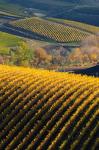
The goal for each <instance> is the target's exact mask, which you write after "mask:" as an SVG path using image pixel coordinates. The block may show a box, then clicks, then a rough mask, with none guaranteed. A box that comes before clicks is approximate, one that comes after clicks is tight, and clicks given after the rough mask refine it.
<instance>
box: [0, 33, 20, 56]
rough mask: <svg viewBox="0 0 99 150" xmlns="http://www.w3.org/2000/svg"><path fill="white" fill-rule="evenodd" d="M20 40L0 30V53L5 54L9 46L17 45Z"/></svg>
mask: <svg viewBox="0 0 99 150" xmlns="http://www.w3.org/2000/svg"><path fill="white" fill-rule="evenodd" d="M21 41H22V39H21V38H19V37H17V36H14V35H11V34H8V33H4V32H0V54H7V53H8V52H9V48H10V47H15V46H18V45H19V43H20V42H21Z"/></svg>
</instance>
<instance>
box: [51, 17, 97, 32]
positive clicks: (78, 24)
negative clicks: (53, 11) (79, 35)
mask: <svg viewBox="0 0 99 150" xmlns="http://www.w3.org/2000/svg"><path fill="white" fill-rule="evenodd" d="M48 20H50V21H53V22H57V23H63V24H64V25H69V26H71V27H75V28H79V29H81V30H84V31H86V32H90V33H93V34H97V33H99V27H97V26H93V25H89V24H86V23H82V22H77V21H72V20H65V19H57V18H48Z"/></svg>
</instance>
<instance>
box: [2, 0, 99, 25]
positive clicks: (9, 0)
mask: <svg viewBox="0 0 99 150" xmlns="http://www.w3.org/2000/svg"><path fill="white" fill-rule="evenodd" d="M0 6H1V7H0V10H2V11H8V12H11V11H12V13H14V14H15V13H16V14H17V15H21V16H27V14H28V15H30V16H32V15H33V14H34V13H41V14H43V15H45V16H47V17H54V18H63V19H69V20H74V21H80V22H85V23H88V24H92V25H96V26H99V21H98V20H99V15H97V14H99V1H98V0H97V1H95V0H88V1H86V0H71V1H70V0H57V1H56V0H50V1H49V0H24V1H22V0H14V1H13V0H0ZM85 12H86V14H85ZM25 13H26V14H25Z"/></svg>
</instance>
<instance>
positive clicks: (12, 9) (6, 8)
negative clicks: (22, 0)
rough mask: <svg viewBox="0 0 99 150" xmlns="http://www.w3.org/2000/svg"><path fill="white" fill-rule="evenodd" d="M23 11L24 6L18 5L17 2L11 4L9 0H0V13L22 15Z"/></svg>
mask: <svg viewBox="0 0 99 150" xmlns="http://www.w3.org/2000/svg"><path fill="white" fill-rule="evenodd" d="M23 11H24V7H22V6H20V5H18V4H13V3H9V2H5V1H4V0H0V14H1V12H2V13H3V14H6V15H7V14H8V15H9V14H10V15H15V16H22V15H23Z"/></svg>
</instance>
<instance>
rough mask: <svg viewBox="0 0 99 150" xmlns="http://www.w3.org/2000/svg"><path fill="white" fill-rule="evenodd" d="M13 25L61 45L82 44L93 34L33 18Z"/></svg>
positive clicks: (15, 22)
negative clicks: (82, 41)
mask: <svg viewBox="0 0 99 150" xmlns="http://www.w3.org/2000/svg"><path fill="white" fill-rule="evenodd" d="M11 25H13V26H14V27H17V28H19V29H25V30H27V31H32V32H33V33H36V34H38V35H42V36H44V37H46V38H49V39H51V40H54V41H56V42H60V43H70V42H74V43H75V42H80V41H81V40H83V39H84V38H86V37H87V36H89V35H91V34H93V33H90V32H89V31H85V30H84V29H82V28H81V29H77V27H73V26H70V24H68V25H63V24H61V23H56V22H53V21H49V20H46V19H41V18H37V17H32V18H28V19H21V20H18V21H13V22H11Z"/></svg>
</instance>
